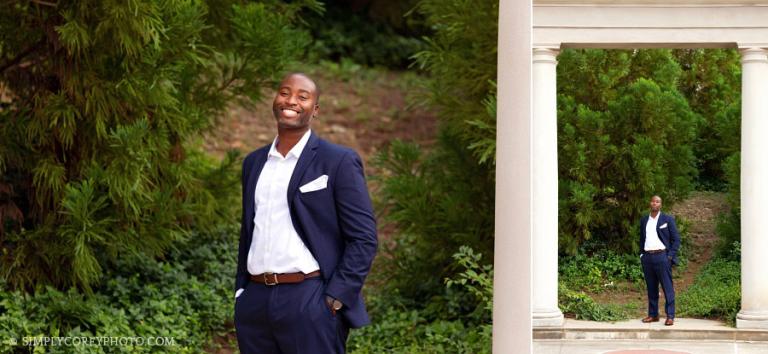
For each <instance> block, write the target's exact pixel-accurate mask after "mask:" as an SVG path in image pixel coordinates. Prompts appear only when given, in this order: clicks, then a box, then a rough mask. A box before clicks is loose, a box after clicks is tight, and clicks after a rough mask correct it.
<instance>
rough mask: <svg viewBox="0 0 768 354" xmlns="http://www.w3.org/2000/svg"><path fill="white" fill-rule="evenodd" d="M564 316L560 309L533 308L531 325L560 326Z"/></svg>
mask: <svg viewBox="0 0 768 354" xmlns="http://www.w3.org/2000/svg"><path fill="white" fill-rule="evenodd" d="M564 321H565V318H564V317H563V313H562V312H560V309H556V310H533V320H532V324H533V327H561V326H562V325H563V322H564Z"/></svg>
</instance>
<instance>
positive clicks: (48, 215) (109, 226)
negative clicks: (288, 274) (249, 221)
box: [0, 0, 322, 291]
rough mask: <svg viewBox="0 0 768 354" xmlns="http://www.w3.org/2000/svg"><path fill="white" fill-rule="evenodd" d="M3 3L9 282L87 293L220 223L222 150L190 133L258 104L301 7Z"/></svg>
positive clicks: (300, 38) (1, 126)
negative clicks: (207, 150)
mask: <svg viewBox="0 0 768 354" xmlns="http://www.w3.org/2000/svg"><path fill="white" fill-rule="evenodd" d="M3 7H4V8H3V11H2V12H0V93H1V94H2V98H1V103H0V104H1V105H0V247H1V248H2V254H0V257H1V258H0V262H1V264H2V276H3V277H4V278H5V279H6V280H7V281H8V284H10V285H11V286H13V287H18V288H26V289H31V288H34V287H35V286H37V285H41V284H53V285H56V286H58V287H69V286H76V287H79V288H82V289H85V290H86V291H87V290H89V289H90V287H91V286H92V285H94V284H95V283H96V281H97V280H98V278H99V276H100V273H101V270H102V268H103V267H104V266H105V265H107V264H108V263H109V262H110V260H112V259H114V258H115V257H118V256H119V255H120V254H121V253H125V252H131V253H134V252H141V253H146V254H149V255H152V256H158V257H159V256H162V255H163V254H164V252H165V251H166V250H167V249H168V248H169V247H172V246H173V244H174V242H176V241H178V240H180V239H183V238H184V237H185V235H187V234H188V233H187V231H188V230H190V229H192V228H198V229H199V228H206V227H211V226H213V225H216V224H217V223H220V222H222V221H224V222H231V220H232V216H233V208H232V206H237V205H238V204H237V202H235V200H236V199H234V198H236V197H237V193H236V190H237V188H236V186H237V184H238V182H239V180H238V177H239V175H238V174H237V172H235V171H234V170H233V166H236V165H237V163H236V161H235V160H236V157H235V155H230V156H228V157H227V158H225V159H224V161H222V162H221V163H220V164H218V165H217V164H215V163H213V162H212V161H211V160H210V159H209V158H208V157H206V155H205V154H204V153H202V152H201V151H200V149H199V148H198V147H197V144H196V142H197V141H198V140H199V138H200V136H201V133H203V132H205V131H206V130H207V129H209V128H210V127H211V126H213V125H214V124H215V123H216V117H217V116H219V115H220V113H222V112H223V111H224V110H225V109H227V107H230V105H231V104H234V103H246V102H252V101H255V100H258V99H260V98H261V92H262V90H263V89H264V88H265V87H268V86H269V85H270V84H271V83H272V82H273V81H274V80H275V79H276V78H277V76H279V75H280V74H281V71H282V70H283V69H284V68H285V65H286V64H287V63H288V61H289V60H291V59H293V58H296V57H297V55H299V54H301V53H302V51H303V47H304V46H305V45H306V44H307V41H308V39H307V38H308V36H307V34H306V33H304V32H303V31H300V30H298V29H296V27H295V26H293V25H292V24H293V23H294V22H295V21H296V20H297V17H296V14H297V12H298V11H299V10H300V9H301V8H304V7H310V8H312V9H314V10H322V8H321V5H320V4H319V3H318V2H316V1H314V0H305V1H294V2H291V3H290V4H285V3H281V2H276V1H263V2H248V1H238V0H207V1H204V0H133V1H101V0H98V1H97V0H81V1H64V0H62V1H57V2H49V1H10V2H5V3H4V5H3Z"/></svg>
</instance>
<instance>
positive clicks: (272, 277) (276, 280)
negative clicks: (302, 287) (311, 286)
mask: <svg viewBox="0 0 768 354" xmlns="http://www.w3.org/2000/svg"><path fill="white" fill-rule="evenodd" d="M318 276H320V271H319V270H316V271H314V272H312V273H307V274H304V273H301V272H299V273H282V274H275V273H261V274H256V275H253V274H251V281H252V282H254V283H259V284H265V285H277V284H294V283H301V282H303V281H304V279H309V278H314V277H318Z"/></svg>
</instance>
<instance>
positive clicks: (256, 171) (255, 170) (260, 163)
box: [245, 148, 269, 230]
mask: <svg viewBox="0 0 768 354" xmlns="http://www.w3.org/2000/svg"><path fill="white" fill-rule="evenodd" d="M268 154H269V148H267V149H264V151H263V152H262V153H260V154H259V155H257V156H256V157H255V159H254V161H253V166H251V167H250V168H251V173H250V174H249V175H248V184H247V185H246V189H245V198H246V201H245V203H246V204H245V206H246V208H249V209H248V210H251V212H252V213H251V215H249V216H248V226H249V228H248V230H253V213H254V212H255V210H254V208H255V204H254V203H255V201H254V198H255V197H256V182H258V180H259V175H261V170H262V169H264V164H265V163H266V162H267V155H268Z"/></svg>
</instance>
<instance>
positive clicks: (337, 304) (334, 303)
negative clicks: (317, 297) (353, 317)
mask: <svg viewBox="0 0 768 354" xmlns="http://www.w3.org/2000/svg"><path fill="white" fill-rule="evenodd" d="M325 303H326V304H327V305H328V307H330V308H331V310H333V311H339V310H341V308H342V307H344V304H343V303H342V302H341V301H339V299H336V298H334V297H333V296H330V295H326V296H325Z"/></svg>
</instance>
